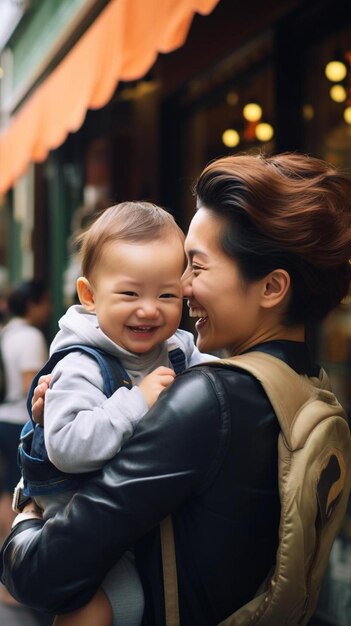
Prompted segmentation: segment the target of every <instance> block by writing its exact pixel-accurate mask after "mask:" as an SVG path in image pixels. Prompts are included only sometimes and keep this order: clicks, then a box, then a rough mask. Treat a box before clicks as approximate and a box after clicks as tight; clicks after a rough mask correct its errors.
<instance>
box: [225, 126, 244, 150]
mask: <svg viewBox="0 0 351 626" xmlns="http://www.w3.org/2000/svg"><path fill="white" fill-rule="evenodd" d="M222 141H223V143H224V145H225V146H227V148H235V147H236V146H238V145H239V143H240V135H239V133H238V131H237V130H235V129H234V128H227V130H225V131H224V133H223V134H222Z"/></svg>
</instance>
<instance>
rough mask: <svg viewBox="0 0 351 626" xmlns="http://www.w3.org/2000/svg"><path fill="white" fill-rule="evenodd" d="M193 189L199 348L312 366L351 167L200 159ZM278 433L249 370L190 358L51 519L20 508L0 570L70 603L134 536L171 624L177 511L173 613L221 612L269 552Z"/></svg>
mask: <svg viewBox="0 0 351 626" xmlns="http://www.w3.org/2000/svg"><path fill="white" fill-rule="evenodd" d="M196 196H197V210H196V213H195V216H194V217H193V219H192V221H191V224H190V227H189V231H188V234H187V237H186V241H185V250H186V255H187V259H188V268H187V270H186V272H185V274H184V277H183V293H184V296H185V297H186V298H187V299H188V306H189V310H190V314H191V317H193V318H197V322H196V331H197V333H198V339H197V346H198V348H199V349H200V350H201V351H202V352H205V351H206V352H212V351H214V350H219V349H226V351H227V352H228V354H229V355H233V356H234V355H240V354H244V353H247V352H254V351H258V352H264V353H266V354H269V355H273V356H274V357H275V358H276V359H278V360H279V361H281V363H282V369H284V364H288V365H289V366H290V367H291V368H292V369H293V370H294V371H295V372H297V373H298V374H300V375H302V376H308V377H312V378H314V377H318V376H319V374H320V368H319V366H318V365H316V364H314V363H313V361H312V360H311V357H310V355H309V351H308V349H307V346H306V343H305V325H306V324H307V323H309V324H311V323H312V324H316V323H318V322H319V321H320V320H321V319H323V318H324V317H325V316H326V315H327V313H328V312H329V311H331V310H332V309H333V308H334V307H336V306H337V305H338V304H339V303H340V301H341V300H342V299H343V298H344V297H345V296H346V295H347V293H348V290H349V285H350V280H351V265H350V250H351V180H350V178H349V177H348V176H346V175H345V174H343V173H340V172H338V171H337V170H336V169H335V168H334V167H333V166H332V165H329V164H327V163H324V162H323V161H320V160H319V159H314V158H312V157H308V156H304V155H299V154H282V155H275V156H268V155H259V156H253V155H242V156H231V157H226V158H222V159H218V160H216V161H214V162H213V163H211V164H210V165H208V166H207V167H206V168H205V169H204V171H203V172H202V173H201V175H200V177H199V180H198V181H197V184H196ZM44 389H45V384H44V383H42V385H41V388H39V389H38V390H37V395H36V396H35V397H38V393H40V392H43V391H44ZM311 393H312V392H311ZM41 404H42V400H41ZM33 408H34V411H35V414H36V419H37V418H38V413H37V408H38V407H36V406H35V403H34V407H33ZM39 408H40V403H39ZM39 413H40V411H39ZM44 427H45V426H44ZM279 433H280V428H279V423H278V420H277V417H276V414H275V412H274V409H273V406H272V404H271V403H270V401H269V399H268V397H267V395H266V394H265V392H264V390H263V387H262V386H261V384H260V383H259V381H258V380H257V379H255V378H254V377H253V376H251V375H250V374H248V373H246V372H244V371H242V370H240V369H237V368H236V367H235V366H232V367H225V366H223V364H221V363H220V362H217V361H216V362H215V363H214V364H212V365H206V364H205V365H197V366H195V367H193V368H190V369H188V370H187V371H185V372H184V373H182V374H180V375H179V376H177V377H176V378H175V380H174V381H173V382H172V384H171V385H170V386H169V387H168V388H167V389H166V390H165V391H164V392H163V393H162V394H161V395H160V397H159V399H158V400H157V402H156V403H155V404H154V406H153V407H152V408H151V409H150V410H149V411H148V413H147V414H146V415H145V416H144V418H143V419H142V420H140V422H139V424H138V425H137V427H136V428H135V430H134V433H133V435H132V436H131V437H130V439H128V441H127V442H126V443H125V445H124V446H123V447H122V449H121V450H120V452H119V453H118V454H117V455H116V456H115V457H114V458H113V459H112V460H111V461H109V462H108V463H106V464H105V466H104V468H103V470H102V472H101V474H100V475H99V476H96V477H94V478H91V479H90V480H89V481H87V483H86V484H85V485H84V487H82V489H80V490H79V491H78V492H77V493H75V495H74V496H73V498H72V500H71V502H70V504H69V505H68V506H67V507H66V508H65V510H64V511H60V512H58V513H57V514H56V516H55V517H53V518H51V519H50V520H49V521H47V522H45V521H43V520H42V519H40V516H39V515H38V513H36V512H35V511H34V512H33V509H34V504H33V503H30V504H29V505H28V506H27V507H26V508H24V510H23V513H21V514H20V515H19V516H18V518H17V520H16V524H15V525H14V528H13V530H12V533H11V535H10V536H9V538H8V539H7V541H6V544H5V545H4V547H3V550H2V557H1V563H0V569H1V576H2V580H3V582H4V583H6V584H7V585H8V587H9V589H10V590H11V592H12V593H13V594H14V595H15V596H16V597H17V598H19V599H21V600H22V601H25V602H29V603H31V605H32V606H34V607H36V608H40V609H41V610H46V611H49V612H50V611H51V612H53V611H54V612H56V613H60V612H62V613H65V612H67V611H72V610H74V609H77V608H79V607H81V606H83V605H84V604H85V603H86V602H87V601H88V600H89V599H90V598H91V597H92V596H93V595H94V593H95V592H96V590H97V589H98V587H99V585H100V584H101V581H102V579H103V578H104V576H105V575H106V573H107V571H108V570H109V568H111V566H112V565H113V563H115V562H116V561H117V559H119V558H120V557H121V555H122V554H123V553H124V552H125V550H126V549H127V548H128V547H129V546H130V545H131V544H134V543H135V544H136V547H135V549H136V554H137V564H138V569H139V572H140V574H141V577H142V581H143V587H144V595H145V614H144V622H143V623H144V624H145V625H146V624H148V625H150V626H164V624H165V621H166V620H165V608H164V587H163V577H162V561H161V546H160V534H159V523H160V521H161V520H162V519H164V518H165V517H166V516H167V515H168V514H171V515H172V521H173V526H174V538H175V552H176V561H177V574H178V575H177V581H178V590H179V607H180V624H181V626H215V625H216V624H219V623H220V622H222V621H223V620H224V619H225V618H227V616H228V615H230V614H231V613H233V612H234V611H236V610H238V609H239V608H240V607H242V606H243V605H245V604H246V603H247V602H248V601H250V600H251V599H252V598H253V597H254V596H255V594H256V592H257V589H258V588H259V587H260V585H261V584H262V582H263V581H264V580H265V579H266V577H267V575H268V574H269V572H270V571H271V569H272V567H273V566H274V564H275V559H276V551H277V546H278V540H279V522H280V500H279V490H278V452H277V444H278V437H279ZM334 445H335V446H337V441H336V440H335V441H334ZM298 556H299V555H297V557H298ZM311 578H313V571H311ZM307 599H308V598H307ZM289 609H290V607H289V606H287V607H286V614H284V615H281V614H280V615H277V614H276V615H275V616H274V619H272V626H282V624H284V623H287V622H286V620H285V618H286V615H289ZM290 617H291V614H290ZM290 621H291V620H290ZM289 623H290V622H289Z"/></svg>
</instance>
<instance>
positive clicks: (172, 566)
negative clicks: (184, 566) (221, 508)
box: [160, 515, 180, 626]
mask: <svg viewBox="0 0 351 626" xmlns="http://www.w3.org/2000/svg"><path fill="white" fill-rule="evenodd" d="M160 535H161V551H162V567H163V588H164V596H165V614H166V626H179V624H180V621H179V604H178V580H177V563H176V555H175V545H174V532H173V523H172V518H171V516H170V515H168V517H166V518H165V519H164V520H162V522H161V524H160Z"/></svg>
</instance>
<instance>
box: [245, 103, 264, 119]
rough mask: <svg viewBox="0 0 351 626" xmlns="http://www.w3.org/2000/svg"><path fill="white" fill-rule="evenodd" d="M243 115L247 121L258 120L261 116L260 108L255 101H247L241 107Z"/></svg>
mask: <svg viewBox="0 0 351 626" xmlns="http://www.w3.org/2000/svg"><path fill="white" fill-rule="evenodd" d="M243 116H244V118H245V119H246V120H247V121H248V122H258V120H260V119H261V117H262V108H261V107H260V105H259V104H257V103H256V102H249V103H248V104H246V105H245V106H244V108H243Z"/></svg>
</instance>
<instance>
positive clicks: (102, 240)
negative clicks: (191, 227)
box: [78, 202, 184, 278]
mask: <svg viewBox="0 0 351 626" xmlns="http://www.w3.org/2000/svg"><path fill="white" fill-rule="evenodd" d="M172 231H173V233H174V234H175V235H176V236H178V237H180V239H181V240H182V241H184V233H183V231H182V230H181V229H180V228H179V226H178V225H177V224H176V222H175V220H174V218H173V217H172V215H170V213H167V211H165V210H164V209H161V207H158V206H156V205H154V204H151V203H150V202H121V203H120V204H116V205H114V206H111V207H109V208H108V209H106V210H105V211H104V212H103V213H102V214H101V215H100V217H98V218H97V220H96V221H95V222H93V224H92V225H91V226H90V228H89V229H88V230H87V231H86V232H85V233H83V235H81V236H80V237H79V238H78V243H79V244H80V245H81V249H80V256H81V266H82V273H83V275H84V276H86V277H87V278H89V276H90V275H91V273H92V271H93V269H94V267H95V265H96V263H97V262H98V260H99V259H100V257H101V253H102V250H103V248H104V246H105V245H106V244H108V243H111V242H118V241H123V242H130V243H140V242H147V241H154V240H156V239H159V238H160V237H162V236H163V235H164V234H166V233H167V232H168V233H169V232H172ZM170 254H171V252H170Z"/></svg>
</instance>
